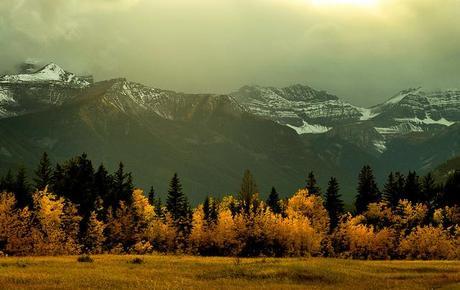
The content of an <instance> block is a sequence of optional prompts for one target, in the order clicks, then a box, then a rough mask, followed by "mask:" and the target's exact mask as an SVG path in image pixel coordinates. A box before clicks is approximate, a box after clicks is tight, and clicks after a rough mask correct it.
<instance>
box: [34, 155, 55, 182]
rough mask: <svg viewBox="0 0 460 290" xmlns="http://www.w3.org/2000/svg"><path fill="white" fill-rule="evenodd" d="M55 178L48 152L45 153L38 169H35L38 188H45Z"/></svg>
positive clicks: (35, 180)
mask: <svg viewBox="0 0 460 290" xmlns="http://www.w3.org/2000/svg"><path fill="white" fill-rule="evenodd" d="M52 178H53V169H52V168H51V161H50V159H49V157H48V154H47V153H46V152H44V153H43V156H42V158H41V159H40V163H39V165H38V168H37V170H35V178H34V183H35V188H36V189H37V190H43V189H44V188H45V187H46V186H49V185H50V184H51V182H52Z"/></svg>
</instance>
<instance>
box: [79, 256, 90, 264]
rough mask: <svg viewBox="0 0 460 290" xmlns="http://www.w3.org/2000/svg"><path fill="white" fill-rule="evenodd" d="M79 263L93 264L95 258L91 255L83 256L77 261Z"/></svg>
mask: <svg viewBox="0 0 460 290" xmlns="http://www.w3.org/2000/svg"><path fill="white" fill-rule="evenodd" d="M77 261H78V262H80V263H92V262H94V260H93V258H91V257H90V256H89V255H81V256H80V257H78V259H77Z"/></svg>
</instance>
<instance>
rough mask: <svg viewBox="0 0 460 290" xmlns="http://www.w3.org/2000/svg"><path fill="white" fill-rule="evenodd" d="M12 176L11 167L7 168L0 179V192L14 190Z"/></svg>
mask: <svg viewBox="0 0 460 290" xmlns="http://www.w3.org/2000/svg"><path fill="white" fill-rule="evenodd" d="M14 183H15V182H14V177H13V173H12V172H11V169H9V170H8V172H7V173H6V175H5V176H4V177H3V178H2V179H1V180H0V192H3V191H4V192H11V193H12V192H13V191H14Z"/></svg>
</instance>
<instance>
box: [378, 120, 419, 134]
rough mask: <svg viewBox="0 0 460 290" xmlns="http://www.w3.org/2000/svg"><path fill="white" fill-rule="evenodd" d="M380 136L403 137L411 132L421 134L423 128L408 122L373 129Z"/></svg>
mask: <svg viewBox="0 0 460 290" xmlns="http://www.w3.org/2000/svg"><path fill="white" fill-rule="evenodd" d="M375 130H377V132H379V133H380V134H382V135H384V136H385V135H404V134H408V133H412V132H423V128H422V127H420V126H417V125H414V124H412V123H410V122H406V123H401V124H398V125H395V126H391V127H375Z"/></svg>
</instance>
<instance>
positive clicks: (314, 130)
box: [287, 121, 332, 135]
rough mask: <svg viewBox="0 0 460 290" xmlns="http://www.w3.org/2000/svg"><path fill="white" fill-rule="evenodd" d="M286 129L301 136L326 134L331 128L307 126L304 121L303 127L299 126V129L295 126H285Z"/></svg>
mask: <svg viewBox="0 0 460 290" xmlns="http://www.w3.org/2000/svg"><path fill="white" fill-rule="evenodd" d="M287 126H288V127H290V128H292V129H294V130H295V131H296V132H297V134H299V135H303V134H322V133H326V132H328V131H329V130H331V129H332V128H331V127H326V126H322V125H318V124H309V123H307V122H305V121H303V125H302V126H300V127H296V126H293V125H289V124H288V125H287Z"/></svg>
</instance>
